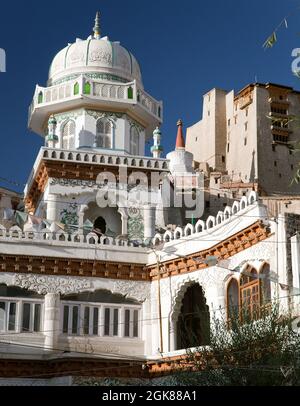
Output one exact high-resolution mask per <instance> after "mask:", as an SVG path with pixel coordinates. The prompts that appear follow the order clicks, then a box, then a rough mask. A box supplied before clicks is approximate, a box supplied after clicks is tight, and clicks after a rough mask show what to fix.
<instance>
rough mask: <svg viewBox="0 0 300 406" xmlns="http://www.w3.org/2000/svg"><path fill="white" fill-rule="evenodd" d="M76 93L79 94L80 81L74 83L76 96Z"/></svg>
mask: <svg viewBox="0 0 300 406" xmlns="http://www.w3.org/2000/svg"><path fill="white" fill-rule="evenodd" d="M76 94H79V83H78V82H76V83H75V85H74V96H76Z"/></svg>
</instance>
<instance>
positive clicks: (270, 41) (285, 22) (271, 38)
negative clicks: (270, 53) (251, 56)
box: [263, 6, 300, 49]
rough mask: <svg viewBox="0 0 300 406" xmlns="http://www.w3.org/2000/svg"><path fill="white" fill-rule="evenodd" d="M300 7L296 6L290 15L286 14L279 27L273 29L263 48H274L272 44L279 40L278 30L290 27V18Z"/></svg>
mask: <svg viewBox="0 0 300 406" xmlns="http://www.w3.org/2000/svg"><path fill="white" fill-rule="evenodd" d="M299 9H300V7H299V6H298V7H296V9H293V10H292V11H291V12H290V13H289V14H288V15H286V16H285V17H284V18H283V20H281V21H280V23H279V24H278V25H277V27H276V28H275V29H274V30H273V32H272V34H271V35H270V36H269V37H268V38H267V39H266V41H265V42H264V43H263V48H265V49H267V48H272V46H273V45H274V44H275V43H276V42H277V31H278V30H279V29H280V28H281V27H285V28H286V29H287V28H288V18H289V17H290V16H291V15H293V14H295V12H296V11H297V10H299Z"/></svg>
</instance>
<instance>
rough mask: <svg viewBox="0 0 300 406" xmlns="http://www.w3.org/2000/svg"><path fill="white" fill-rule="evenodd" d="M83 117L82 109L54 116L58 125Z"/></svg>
mask: <svg viewBox="0 0 300 406" xmlns="http://www.w3.org/2000/svg"><path fill="white" fill-rule="evenodd" d="M82 115H83V109H79V110H74V111H66V112H65V113H61V114H55V118H56V121H57V122H58V123H60V122H62V121H65V120H69V119H70V118H74V119H76V118H77V117H80V116H82Z"/></svg>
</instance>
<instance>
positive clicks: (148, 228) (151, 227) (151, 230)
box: [144, 206, 155, 240]
mask: <svg viewBox="0 0 300 406" xmlns="http://www.w3.org/2000/svg"><path fill="white" fill-rule="evenodd" d="M154 234H155V208H154V207H151V206H144V239H145V240H146V239H147V238H153V237H154Z"/></svg>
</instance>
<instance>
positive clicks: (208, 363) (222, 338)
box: [188, 305, 300, 386]
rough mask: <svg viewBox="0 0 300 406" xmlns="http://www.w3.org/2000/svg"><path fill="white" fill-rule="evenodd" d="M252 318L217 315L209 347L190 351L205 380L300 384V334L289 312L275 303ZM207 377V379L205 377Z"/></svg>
mask: <svg viewBox="0 0 300 406" xmlns="http://www.w3.org/2000/svg"><path fill="white" fill-rule="evenodd" d="M260 316H261V318H260V319H257V320H250V319H247V318H242V319H243V322H241V321H240V319H241V316H239V317H233V318H232V319H231V320H230V328H229V326H228V322H227V321H226V320H225V319H224V318H222V319H216V318H215V319H214V322H213V328H212V331H211V342H210V346H209V347H205V348H201V347H200V348H197V349H196V350H193V351H188V358H189V361H190V362H191V364H192V365H193V367H194V368H193V369H194V370H196V371H201V372H199V373H200V376H201V375H202V377H201V379H200V380H199V381H198V384H199V385H203V380H207V382H213V381H214V380H216V377H217V380H218V384H220V385H237V386H258V385H277V386H282V385H300V336H299V335H297V334H296V333H295V332H294V331H293V329H292V327H291V323H292V320H293V319H292V317H291V316H290V315H289V314H285V315H282V314H279V309H278V306H275V305H274V306H273V307H272V308H269V309H267V310H265V311H264V312H263V314H260ZM204 378H205V379H204Z"/></svg>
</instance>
